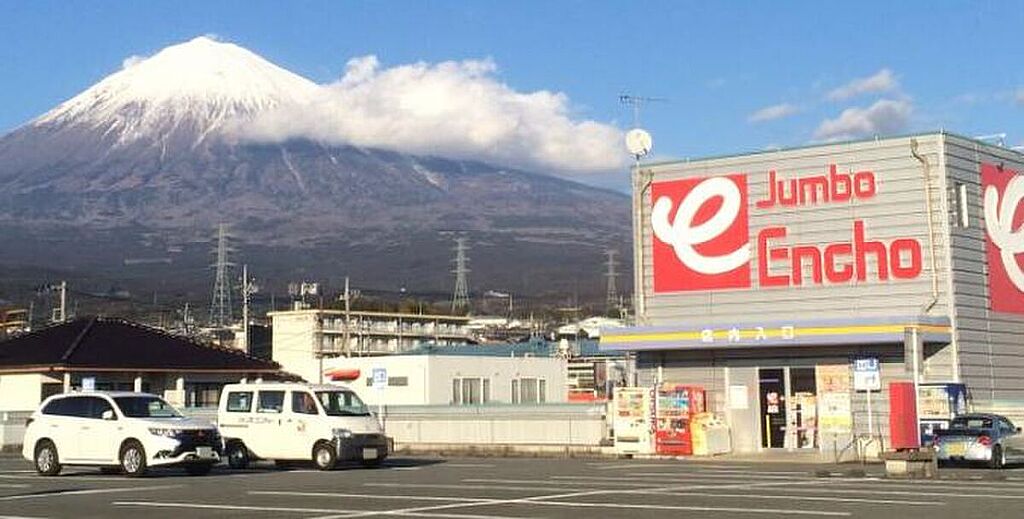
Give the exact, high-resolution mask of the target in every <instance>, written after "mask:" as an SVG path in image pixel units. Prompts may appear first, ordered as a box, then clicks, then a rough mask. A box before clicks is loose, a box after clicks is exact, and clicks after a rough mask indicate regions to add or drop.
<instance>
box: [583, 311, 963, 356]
mask: <svg viewBox="0 0 1024 519" xmlns="http://www.w3.org/2000/svg"><path fill="white" fill-rule="evenodd" d="M911 329H913V330H917V333H918V334H919V335H920V337H921V340H922V342H924V343H926V344H927V343H949V342H950V341H951V335H952V327H951V326H950V322H949V319H948V318H946V317H926V316H912V317H907V316H904V317H870V318H851V319H831V320H820V319H814V320H801V319H793V320H789V321H770V322H757V321H744V322H735V323H728V322H725V323H722V322H719V323H715V324H708V325H684V326H634V327H628V328H617V329H607V330H601V343H600V348H601V349H602V350H608V351H650V350H712V349H723V348H767V347H785V346H837V345H847V344H849V345H869V344H894V345H895V344H903V342H904V338H905V336H906V334H907V333H908V331H909V330H911Z"/></svg>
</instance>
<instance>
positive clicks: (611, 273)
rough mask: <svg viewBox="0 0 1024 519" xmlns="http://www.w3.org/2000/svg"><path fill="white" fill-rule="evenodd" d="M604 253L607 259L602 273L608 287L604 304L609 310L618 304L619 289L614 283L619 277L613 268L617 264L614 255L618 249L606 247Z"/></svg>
mask: <svg viewBox="0 0 1024 519" xmlns="http://www.w3.org/2000/svg"><path fill="white" fill-rule="evenodd" d="M604 253H605V255H606V256H608V260H607V261H606V262H605V266H606V267H607V270H606V271H605V273H604V277H605V278H607V280H608V288H607V291H606V292H605V306H606V307H607V308H608V310H611V309H613V308H615V307H616V306H618V304H619V290H618V287H616V285H615V279H616V278H618V277H619V273H618V272H617V271H616V270H615V267H616V266H617V265H618V264H619V263H618V262H617V261H615V255H616V254H618V253H619V251H617V250H615V249H608V250H606V251H604Z"/></svg>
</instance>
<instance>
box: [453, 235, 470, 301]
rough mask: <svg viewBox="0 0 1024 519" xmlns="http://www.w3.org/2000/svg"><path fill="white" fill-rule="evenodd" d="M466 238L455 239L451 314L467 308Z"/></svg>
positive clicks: (467, 271) (467, 268) (467, 259)
mask: <svg viewBox="0 0 1024 519" xmlns="http://www.w3.org/2000/svg"><path fill="white" fill-rule="evenodd" d="M467 241H468V238H466V237H465V236H459V237H457V238H455V269H454V270H452V273H453V274H455V292H453V293H452V312H453V313H454V312H456V311H458V310H462V309H468V308H469V281H468V275H469V258H468V257H466V251H467V250H469V247H468V246H467V245H466V242H467Z"/></svg>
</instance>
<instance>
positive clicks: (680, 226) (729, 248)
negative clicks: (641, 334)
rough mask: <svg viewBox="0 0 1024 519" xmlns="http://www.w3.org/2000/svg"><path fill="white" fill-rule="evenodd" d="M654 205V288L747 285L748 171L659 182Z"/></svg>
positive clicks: (653, 193) (653, 192) (654, 190)
mask: <svg viewBox="0 0 1024 519" xmlns="http://www.w3.org/2000/svg"><path fill="white" fill-rule="evenodd" d="M651 197H652V200H653V201H654V207H653V208H652V209H651V228H652V230H653V232H654V237H655V239H654V258H653V261H654V291H655V292H678V291H689V290H715V289H723V288H748V287H750V219H749V218H748V215H747V176H746V175H726V176H721V177H710V178H686V179H682V180H673V181H670V182H658V183H655V184H653V185H652V186H651Z"/></svg>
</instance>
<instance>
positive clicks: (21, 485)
mask: <svg viewBox="0 0 1024 519" xmlns="http://www.w3.org/2000/svg"><path fill="white" fill-rule="evenodd" d="M29 486H30V485H28V484H25V483H0V488H28V487H29Z"/></svg>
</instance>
